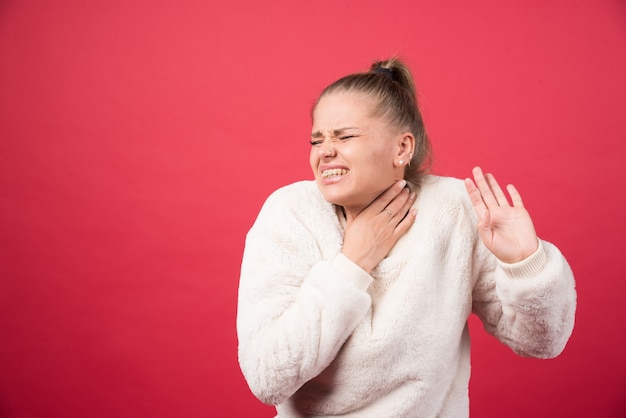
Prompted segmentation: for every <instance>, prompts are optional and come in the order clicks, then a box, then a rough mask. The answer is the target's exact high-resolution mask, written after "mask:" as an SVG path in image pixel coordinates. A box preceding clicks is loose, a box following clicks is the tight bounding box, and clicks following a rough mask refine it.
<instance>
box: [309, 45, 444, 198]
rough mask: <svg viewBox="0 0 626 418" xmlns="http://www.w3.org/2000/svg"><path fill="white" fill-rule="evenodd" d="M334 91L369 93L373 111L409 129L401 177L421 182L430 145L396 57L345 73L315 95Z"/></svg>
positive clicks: (428, 166) (406, 76)
mask: <svg viewBox="0 0 626 418" xmlns="http://www.w3.org/2000/svg"><path fill="white" fill-rule="evenodd" d="M336 92H347V93H360V94H364V95H366V96H369V97H371V98H372V99H373V100H375V101H376V103H374V112H375V115H377V116H380V117H384V118H386V119H387V120H388V121H389V123H390V124H391V125H393V126H396V127H398V128H399V129H407V130H409V131H410V132H411V133H412V134H413V136H414V137H415V148H414V150H413V156H412V158H411V161H410V164H409V165H408V166H407V167H406V169H405V173H404V178H405V179H406V180H407V181H410V182H411V183H413V184H414V185H415V186H420V185H421V183H422V180H423V178H424V176H425V175H426V174H427V173H428V172H429V171H430V169H431V166H432V147H431V144H430V140H429V139H428V135H427V134H426V130H425V128H424V122H423V120H422V114H421V112H420V110H419V106H418V104H417V97H416V94H415V84H414V82H413V75H412V74H411V71H410V70H409V68H408V67H407V66H406V65H405V64H404V63H403V62H402V61H401V60H400V59H399V58H397V57H394V58H390V59H387V60H384V61H375V62H374V63H372V65H371V66H370V69H369V70H368V71H365V72H359V73H354V74H350V75H347V76H345V77H342V78H340V79H339V80H337V81H335V82H334V83H332V84H330V85H329V86H328V87H326V88H325V89H324V90H322V93H321V94H320V96H319V97H318V99H317V101H316V102H315V105H314V106H313V110H315V107H316V106H317V103H319V101H320V99H321V98H322V97H324V96H325V95H327V94H330V93H336Z"/></svg>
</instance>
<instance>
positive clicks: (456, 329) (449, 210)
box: [237, 176, 576, 418]
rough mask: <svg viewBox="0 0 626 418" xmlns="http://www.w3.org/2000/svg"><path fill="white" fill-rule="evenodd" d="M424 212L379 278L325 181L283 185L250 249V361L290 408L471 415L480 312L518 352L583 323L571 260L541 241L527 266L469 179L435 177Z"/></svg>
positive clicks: (537, 348) (246, 286) (537, 352)
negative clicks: (505, 253) (502, 242)
mask: <svg viewBox="0 0 626 418" xmlns="http://www.w3.org/2000/svg"><path fill="white" fill-rule="evenodd" d="M415 206H416V207H417V208H418V210H419V211H418V215H417V220H416V221H415V223H414V224H413V225H412V226H411V228H410V230H409V231H408V232H407V233H406V234H405V235H404V236H403V237H402V238H401V239H400V241H398V243H397V244H396V245H395V246H394V248H393V249H392V250H391V252H390V253H389V255H388V256H387V257H386V258H385V259H384V260H383V261H382V262H381V263H380V264H379V265H378V266H377V267H376V268H375V269H374V270H373V271H372V273H371V276H370V275H368V274H367V273H366V272H364V271H363V270H362V269H360V268H359V267H358V266H357V265H356V264H354V263H352V262H351V261H350V260H349V259H347V258H346V257H345V256H343V255H342V254H341V246H342V242H343V232H344V226H343V223H342V220H341V219H340V217H338V216H337V212H336V210H335V207H334V206H333V205H332V204H330V203H328V202H326V201H325V200H324V198H323V197H322V195H321V193H320V191H319V189H318V187H317V185H316V183H315V182H313V181H302V182H298V183H294V184H291V185H289V186H286V187H283V188H281V189H279V190H277V191H276V192H274V193H273V194H272V195H271V196H270V197H269V198H268V199H267V201H266V202H265V204H264V206H263V208H262V210H261V212H260V213H259V215H258V218H257V220H256V222H255V223H254V225H253V227H252V228H251V229H250V231H249V233H248V235H247V238H246V246H245V250H244V255H243V261H242V267H241V279H240V286H239V301H238V312H237V332H238V338H239V363H240V366H241V369H242V371H243V374H244V376H245V378H246V380H247V382H248V384H249V386H250V388H251V390H252V392H253V393H254V394H255V395H256V396H257V397H258V398H259V399H260V400H261V401H263V402H264V403H267V404H271V405H276V410H277V413H278V415H277V416H278V417H281V418H282V417H310V416H331V417H359V418H364V417H372V418H381V417H420V418H429V417H433V418H434V417H454V418H459V417H467V416H468V415H469V400H468V385H469V377H470V341H469V334H468V327H467V320H468V317H469V315H470V314H471V313H472V311H473V312H474V313H476V314H477V315H478V316H479V317H480V318H481V320H482V322H483V323H484V326H485V328H486V330H487V331H488V332H489V333H491V334H493V335H495V336H496V337H497V338H498V339H499V340H500V341H502V342H503V343H505V344H506V345H508V346H509V347H511V348H512V349H513V350H514V351H515V352H517V353H519V354H521V355H525V356H532V357H540V358H549V357H554V356H556V355H558V354H559V353H560V352H561V351H562V350H563V349H564V347H565V345H566V343H567V340H568V339H569V336H570V334H571V332H572V329H573V326H574V312H575V306H576V292H575V288H574V278H573V275H572V272H571V270H570V268H569V265H568V264H567V262H566V260H565V258H564V257H563V256H562V255H561V253H560V252H559V250H558V249H557V248H556V247H555V246H554V245H552V244H550V243H548V242H545V241H541V242H540V246H539V249H538V250H537V252H536V253H535V254H533V255H532V256H530V257H529V258H527V259H526V260H524V261H521V262H519V263H515V264H505V263H502V262H500V261H498V260H497V259H496V258H495V257H494V256H493V255H492V254H491V253H490V252H489V251H488V250H487V249H486V248H485V247H484V246H483V244H482V242H481V241H480V239H479V237H478V235H477V232H476V222H477V219H476V216H475V214H474V209H473V207H472V206H471V203H470V201H469V198H468V197H467V193H466V191H465V188H464V185H463V182H462V181H460V180H458V179H452V178H446V177H436V176H430V177H427V179H426V181H425V183H424V185H423V186H422V188H421V191H420V192H419V194H418V199H417V201H416V203H415Z"/></svg>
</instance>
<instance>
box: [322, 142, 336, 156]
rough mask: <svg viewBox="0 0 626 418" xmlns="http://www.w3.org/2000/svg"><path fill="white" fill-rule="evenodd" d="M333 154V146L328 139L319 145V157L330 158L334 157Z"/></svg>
mask: <svg viewBox="0 0 626 418" xmlns="http://www.w3.org/2000/svg"><path fill="white" fill-rule="evenodd" d="M335 155H336V153H335V147H334V146H333V144H332V143H330V141H327V142H326V143H325V144H324V145H323V146H321V147H320V150H319V156H320V158H330V157H334V156H335Z"/></svg>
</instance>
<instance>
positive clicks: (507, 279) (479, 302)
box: [473, 240, 576, 358]
mask: <svg viewBox="0 0 626 418" xmlns="http://www.w3.org/2000/svg"><path fill="white" fill-rule="evenodd" d="M481 249H482V251H483V254H484V256H485V257H486V258H488V259H490V260H489V261H488V262H487V263H485V264H483V265H488V266H490V267H489V268H487V269H486V270H485V271H483V272H481V274H480V276H479V278H478V281H477V282H476V284H475V286H474V291H473V310H474V312H475V313H476V314H477V315H478V316H479V317H480V319H481V320H482V322H483V325H484V327H485V329H486V330H487V331H488V332H489V333H490V334H492V335H494V336H495V337H496V338H498V339H499V340H500V341H501V342H503V343H504V344H506V345H507V346H509V347H510V348H511V349H512V350H513V351H515V352H516V353H517V354H520V355H523V356H528V357H538V358H552V357H556V356H557V355H559V354H560V353H561V352H562V351H563V349H564V348H565V345H566V344H567V341H568V340H569V337H570V335H571V333H572V330H573V327H574V314H575V310H576V290H575V284H574V276H573V273H572V271H571V269H570V266H569V264H568V263H567V261H566V260H565V258H564V257H563V255H562V254H561V252H560V251H559V250H558V248H557V247H555V246H554V245H552V244H550V243H549V242H546V241H541V240H540V242H539V248H538V249H537V251H536V252H535V253H534V254H532V255H531V256H530V257H528V258H526V259H525V260H522V261H520V262H518V263H513V264H507V263H503V262H501V261H499V260H497V259H496V258H495V257H494V256H493V255H492V254H491V253H489V252H488V250H486V249H485V248H484V247H482V245H481ZM487 253H488V254H487Z"/></svg>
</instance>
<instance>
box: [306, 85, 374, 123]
mask: <svg viewBox="0 0 626 418" xmlns="http://www.w3.org/2000/svg"><path fill="white" fill-rule="evenodd" d="M374 109H375V107H374V102H373V100H372V97H371V96H369V95H365V94H361V93H349V92H333V93H328V94H326V95H324V96H322V97H321V98H320V100H319V101H318V103H317V105H316V106H315V109H314V111H313V126H319V128H320V129H333V128H336V127H337V126H338V125H341V126H344V125H345V126H348V125H349V126H353V125H355V124H357V123H361V124H362V123H366V122H368V121H372V119H374V118H375V115H374ZM346 124H347V125H346Z"/></svg>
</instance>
